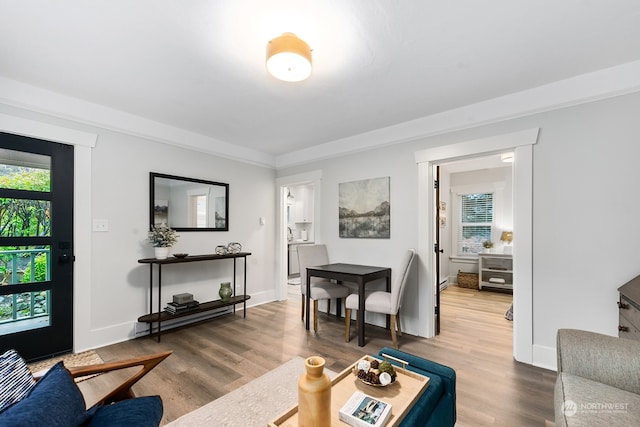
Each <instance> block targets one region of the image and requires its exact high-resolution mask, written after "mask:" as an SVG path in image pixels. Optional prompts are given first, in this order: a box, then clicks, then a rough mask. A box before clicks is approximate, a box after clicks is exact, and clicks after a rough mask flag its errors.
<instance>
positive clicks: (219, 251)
mask: <svg viewBox="0 0 640 427" xmlns="http://www.w3.org/2000/svg"><path fill="white" fill-rule="evenodd" d="M228 253H229V251H228V250H227V247H226V246H225V245H218V246H216V254H217V255H226V254H228Z"/></svg>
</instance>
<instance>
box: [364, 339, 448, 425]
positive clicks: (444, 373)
mask: <svg viewBox="0 0 640 427" xmlns="http://www.w3.org/2000/svg"><path fill="white" fill-rule="evenodd" d="M383 354H388V355H389V356H391V357H395V358H398V359H401V360H404V361H405V362H408V365H407V366H405V369H407V370H409V371H413V372H417V373H418V374H421V375H425V376H427V377H429V378H430V380H429V385H428V386H427V389H426V390H425V391H424V392H423V393H422V394H421V395H420V397H419V398H418V400H417V401H416V403H415V404H414V405H413V408H411V410H410V411H409V413H408V414H407V415H406V416H405V417H404V419H403V420H402V422H401V423H400V426H401V427H448V426H453V425H454V424H455V423H456V372H455V371H454V370H453V369H451V368H449V367H448V366H444V365H441V364H439V363H436V362H432V361H430V360H427V359H423V358H421V357H417V356H414V355H412V354H409V353H405V352H402V351H399V350H396V349H393V348H390V347H384V348H383V349H381V350H380V351H379V352H378V354H377V356H376V357H378V358H380V359H382V355H383ZM389 361H390V362H391V363H392V364H394V365H397V366H400V364H399V363H397V362H394V361H393V360H389Z"/></svg>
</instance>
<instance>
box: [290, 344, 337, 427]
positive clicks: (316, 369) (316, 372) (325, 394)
mask: <svg viewBox="0 0 640 427" xmlns="http://www.w3.org/2000/svg"><path fill="white" fill-rule="evenodd" d="M324 365H325V361H324V359H323V358H322V357H319V356H311V357H308V358H307V359H305V361H304V368H305V370H306V371H305V373H303V374H302V375H301V376H300V379H299V380H298V425H299V426H300V427H331V380H330V379H329V377H328V376H327V374H325V373H324V372H323V371H324Z"/></svg>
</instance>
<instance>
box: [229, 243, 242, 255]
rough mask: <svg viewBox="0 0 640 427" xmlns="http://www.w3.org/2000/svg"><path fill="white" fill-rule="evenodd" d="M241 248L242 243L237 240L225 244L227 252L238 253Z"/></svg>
mask: <svg viewBox="0 0 640 427" xmlns="http://www.w3.org/2000/svg"><path fill="white" fill-rule="evenodd" d="M241 250H242V245H241V244H240V243H238V242H231V243H229V244H228V245H227V252H228V253H230V254H239V253H240V251H241Z"/></svg>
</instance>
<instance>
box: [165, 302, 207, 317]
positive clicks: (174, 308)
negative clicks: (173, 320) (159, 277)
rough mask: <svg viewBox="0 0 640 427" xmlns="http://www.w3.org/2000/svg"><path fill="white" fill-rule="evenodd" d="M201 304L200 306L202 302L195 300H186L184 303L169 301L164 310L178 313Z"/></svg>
mask: <svg viewBox="0 0 640 427" xmlns="http://www.w3.org/2000/svg"><path fill="white" fill-rule="evenodd" d="M199 306H200V303H199V302H198V301H195V300H193V301H188V302H184V303H182V304H179V303H177V302H169V303H167V306H166V307H165V308H164V311H166V312H167V313H169V314H178V313H184V312H185V311H189V310H193V309H194V308H198V307H199Z"/></svg>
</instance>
